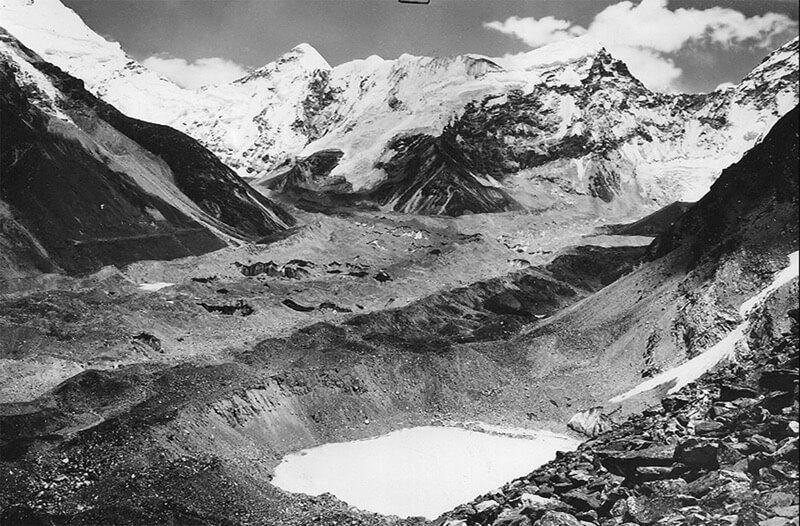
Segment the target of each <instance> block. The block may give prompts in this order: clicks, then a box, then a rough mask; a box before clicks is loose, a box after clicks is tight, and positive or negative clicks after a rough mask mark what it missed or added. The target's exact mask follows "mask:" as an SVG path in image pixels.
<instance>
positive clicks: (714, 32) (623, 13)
mask: <svg viewBox="0 0 800 526" xmlns="http://www.w3.org/2000/svg"><path fill="white" fill-rule="evenodd" d="M484 27H486V28H488V29H493V30H495V31H499V32H501V33H505V34H507V35H511V36H514V37H516V38H519V39H520V40H522V41H523V42H525V43H526V44H528V45H530V46H531V47H539V46H543V45H545V44H549V43H551V42H558V41H560V40H564V39H566V38H570V37H572V36H578V35H583V34H587V35H590V36H591V37H593V38H595V39H597V40H598V41H600V42H602V43H603V45H605V46H606V48H607V49H608V50H609V51H610V52H611V53H612V54H613V55H614V56H615V57H617V58H619V59H620V60H622V61H624V62H626V63H627V64H628V67H629V68H630V70H631V72H632V73H633V74H634V75H635V76H636V77H638V78H639V79H640V80H642V82H644V83H645V84H646V85H647V86H648V87H650V88H652V89H661V90H669V89H672V88H673V87H674V86H675V85H676V83H677V80H678V79H679V78H680V76H681V74H682V71H681V69H680V68H679V67H678V66H676V65H675V62H674V61H673V60H672V58H671V56H670V55H672V54H674V53H676V52H678V51H680V50H681V49H683V48H684V47H686V46H688V45H690V44H691V45H694V46H711V45H719V46H725V47H731V46H737V45H744V44H747V45H750V46H755V47H759V48H763V49H771V48H773V47H776V46H777V45H778V44H780V43H782V42H781V40H780V39H787V38H788V35H789V33H790V32H792V33H796V32H797V22H795V21H793V20H791V19H790V18H789V17H788V16H786V15H782V14H776V13H766V14H764V15H757V16H752V17H746V16H745V15H743V14H742V13H740V12H739V11H736V10H735V9H729V8H723V7H712V8H709V9H684V8H681V9H675V10H670V9H669V8H668V7H667V0H642V2H640V3H639V4H634V3H633V2H630V1H627V0H626V1H623V2H619V3H617V4H613V5H610V6H608V7H607V8H605V9H604V10H603V11H601V12H600V13H598V14H597V15H596V16H595V17H594V20H592V22H591V24H589V26H588V27H582V26H579V25H577V24H573V23H572V22H569V21H567V20H560V19H557V18H553V17H551V16H548V17H544V18H541V19H536V18H519V17H511V18H508V19H507V20H506V21H505V22H500V21H494V22H486V23H484Z"/></svg>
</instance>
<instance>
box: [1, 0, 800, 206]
mask: <svg viewBox="0 0 800 526" xmlns="http://www.w3.org/2000/svg"><path fill="white" fill-rule="evenodd" d="M0 21H2V22H1V23H2V24H3V26H4V27H6V29H7V30H8V31H9V32H11V33H12V34H13V35H15V36H16V37H17V38H19V39H20V40H21V41H22V42H23V43H25V44H26V45H27V46H29V47H30V48H31V49H33V50H34V51H36V52H38V53H39V54H41V55H42V56H43V57H45V59H47V60H49V61H51V62H53V63H54V64H56V65H57V66H59V67H61V68H64V69H65V70H66V71H68V72H69V73H71V74H72V75H75V76H76V77H78V78H82V79H83V80H84V81H85V82H86V83H87V86H88V88H89V89H90V90H91V91H92V92H93V93H95V94H96V95H98V96H100V97H101V98H103V99H104V100H106V101H108V102H110V103H112V104H115V105H117V106H118V107H119V108H120V109H122V110H123V111H125V112H127V113H129V114H131V115H132V116H134V117H138V118H143V119H146V120H151V121H154V122H159V123H163V124H168V125H170V126H173V127H175V128H177V129H179V130H181V131H183V132H185V133H187V134H189V135H191V136H192V137H194V138H196V139H198V140H199V141H200V142H201V143H203V144H204V145H205V146H206V147H208V148H210V149H211V150H212V151H213V152H215V153H216V154H217V155H219V156H220V158H222V159H223V160H224V161H225V162H226V163H228V164H230V165H231V166H233V167H234V168H236V169H237V171H238V172H239V173H240V174H241V175H247V176H252V177H257V178H258V179H259V182H260V183H263V185H264V186H266V187H272V188H276V189H280V190H282V191H287V190H288V191H289V193H290V194H291V195H292V196H293V197H298V196H297V195H296V194H297V193H299V194H302V195H301V196H300V197H302V198H304V199H313V200H316V201H320V202H322V203H324V204H329V201H330V200H334V201H336V200H337V199H345V200H346V201H345V202H347V203H350V204H352V203H353V202H364V203H367V204H370V205H372V206H376V205H377V206H380V207H382V208H383V209H386V210H394V211H402V212H410V213H425V214H448V215H459V214H463V213H467V212H497V211H503V210H515V209H518V208H521V207H522V208H533V209H541V208H543V207H546V206H548V205H549V204H551V203H552V202H553V201H559V200H563V194H565V193H566V194H568V195H569V194H580V195H591V196H593V197H596V198H598V199H601V200H606V201H608V200H619V201H620V202H621V204H622V206H633V207H635V206H641V205H642V204H647V205H651V204H653V203H656V204H659V205H662V206H663V205H667V204H669V203H671V202H672V201H675V200H684V201H694V200H697V199H699V198H700V197H701V196H702V195H703V194H704V193H705V192H706V191H707V189H708V187H709V186H710V184H711V183H712V182H713V180H714V179H715V178H716V177H717V176H718V175H719V173H720V172H721V170H722V169H723V168H724V167H726V166H728V165H729V164H731V163H733V162H735V161H736V160H738V159H739V158H740V157H741V155H742V154H743V153H744V152H745V151H747V150H748V149H749V148H750V147H751V146H753V145H754V144H755V143H756V142H758V140H759V139H760V138H761V137H763V135H764V134H765V133H766V132H767V130H769V128H770V127H771V126H772V124H774V123H775V121H776V120H777V119H778V118H779V117H780V116H781V115H783V114H784V113H786V112H787V111H788V110H789V109H791V108H792V107H793V106H794V105H795V104H797V101H798V89H797V80H798V68H797V53H798V47H797V45H798V44H797V40H796V39H795V40H793V41H792V42H789V43H787V44H786V45H785V46H783V47H781V48H780V49H778V50H776V51H775V52H774V53H772V54H771V55H770V56H769V57H767V58H766V59H765V61H764V62H763V63H762V64H760V65H759V66H758V67H756V68H755V69H754V70H753V71H752V72H751V73H750V74H748V75H747V76H746V77H745V78H744V79H742V81H741V82H740V83H739V84H737V85H736V86H735V87H733V88H731V89H728V90H724V91H715V92H712V93H708V94H696V95H679V94H662V93H654V92H652V91H650V90H649V89H647V88H646V87H645V86H644V85H643V84H642V83H641V82H639V81H638V80H637V79H635V78H634V77H633V76H632V75H631V74H630V72H629V71H628V69H627V67H626V66H625V64H623V63H622V62H620V61H618V60H616V59H615V58H614V57H612V56H610V55H609V54H608V53H607V52H606V51H605V50H604V49H603V47H602V45H601V44H600V43H597V42H593V41H590V40H587V39H586V38H582V39H576V40H571V41H569V42H561V43H557V44H554V45H551V46H547V47H544V48H541V49H538V50H535V51H532V52H530V53H528V54H527V55H526V56H525V57H524V59H520V60H519V61H516V64H515V65H513V66H511V65H508V64H505V62H503V60H502V59H492V58H488V57H484V56H480V55H464V56H457V57H416V56H410V55H402V56H400V57H398V58H397V59H394V60H385V59H382V58H380V57H377V56H372V57H368V58H366V59H364V60H355V61H352V62H348V63H345V64H341V65H339V66H336V67H333V68H332V67H331V66H330V65H329V64H328V63H327V62H326V61H325V59H324V58H323V57H322V56H321V55H320V54H319V53H318V52H317V51H316V50H314V49H313V48H312V47H311V46H309V45H307V44H302V45H299V46H297V47H296V48H294V49H293V50H291V51H289V52H288V53H286V54H285V55H283V56H282V57H280V58H279V59H277V60H276V61H274V62H272V63H269V64H267V65H265V66H263V67H262V68H259V69H257V70H255V71H253V72H251V73H250V74H249V75H247V76H245V77H244V78H241V79H239V80H236V81H235V82H232V83H230V84H227V85H223V86H217V87H211V88H207V89H202V90H199V91H196V92H193V91H188V90H183V89H181V88H179V87H177V86H176V85H174V84H172V83H171V82H170V81H168V80H166V79H164V78H161V77H159V76H158V75H156V74H155V73H153V72H151V71H149V70H147V69H146V68H143V67H142V66H141V65H139V64H137V63H136V62H135V61H133V60H132V59H130V57H128V56H127V55H125V53H124V51H123V50H122V49H121V48H120V47H119V45H118V44H116V43H111V42H107V41H105V40H104V39H103V38H102V37H100V36H99V35H97V34H96V33H94V32H93V31H92V30H91V29H90V28H88V27H87V26H86V25H85V24H84V23H83V21H82V20H81V19H80V17H78V16H77V15H76V14H75V13H74V12H73V11H71V10H70V9H67V8H66V7H64V6H63V5H62V4H61V3H60V2H59V1H58V0H35V1H33V2H26V1H23V0H2V2H0Z"/></svg>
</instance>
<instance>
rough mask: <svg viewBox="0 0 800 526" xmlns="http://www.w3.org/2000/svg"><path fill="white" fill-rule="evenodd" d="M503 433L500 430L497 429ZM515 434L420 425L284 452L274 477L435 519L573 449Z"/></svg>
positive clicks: (387, 510)
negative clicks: (374, 436)
mask: <svg viewBox="0 0 800 526" xmlns="http://www.w3.org/2000/svg"><path fill="white" fill-rule="evenodd" d="M494 430H496V431H502V429H501V428H494ZM525 431H526V433H525V434H524V435H522V436H521V435H519V434H517V433H515V430H508V432H509V433H511V434H515V435H516V436H515V437H511V436H505V435H497V434H489V433H482V432H478V431H469V430H466V429H462V428H457V427H434V426H423V427H414V428H409V429H401V430H399V431H394V432H392V433H389V434H388V435H383V436H380V437H376V438H371V439H368V440H357V441H353V442H341V443H334V444H325V445H322V446H319V447H315V448H312V449H308V450H304V451H301V452H299V453H296V454H292V455H288V456H287V457H285V458H284V459H283V461H282V462H281V463H280V465H278V467H277V468H276V469H275V477H274V478H273V480H272V483H273V484H274V485H275V486H278V487H279V488H282V489H284V490H287V491H291V492H295V493H306V494H308V495H319V494H321V493H325V492H328V493H332V494H333V495H335V496H336V497H338V498H339V499H341V500H343V501H345V502H347V503H348V504H350V505H352V506H356V507H358V508H361V509H363V510H367V511H373V512H377V513H382V514H386V515H397V516H400V517H411V516H423V517H426V518H429V519H434V518H436V517H438V516H439V515H441V514H442V513H444V512H445V511H448V510H451V509H452V508H454V507H456V506H458V505H459V504H463V503H465V502H469V501H471V500H472V499H474V498H475V497H477V496H479V495H481V494H483V493H486V492H488V491H491V490H494V489H496V488H499V487H500V486H502V485H503V484H504V483H506V482H509V481H511V480H512V479H514V478H516V477H520V476H524V475H527V474H528V473H530V472H531V471H533V470H534V469H535V468H537V467H538V466H540V465H542V464H544V463H546V462H548V461H550V460H552V459H553V458H555V454H556V451H571V450H574V449H575V448H576V447H577V446H578V444H579V443H580V442H579V441H577V440H575V439H572V438H570V437H568V436H566V435H559V434H556V433H551V432H531V431H530V430H525Z"/></svg>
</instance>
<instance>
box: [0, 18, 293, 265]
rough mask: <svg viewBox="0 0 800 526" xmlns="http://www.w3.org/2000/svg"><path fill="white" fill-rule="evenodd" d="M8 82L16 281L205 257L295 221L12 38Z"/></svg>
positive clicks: (194, 147)
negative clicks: (46, 273)
mask: <svg viewBox="0 0 800 526" xmlns="http://www.w3.org/2000/svg"><path fill="white" fill-rule="evenodd" d="M0 82H2V87H3V92H2V93H3V94H2V97H0V99H1V102H2V120H3V136H4V137H3V152H2V174H3V176H2V177H3V181H2V187H1V188H0V192H1V193H0V197H2V201H3V202H4V208H3V210H4V222H5V223H6V224H7V225H9V226H8V228H5V229H4V235H3V239H4V243H5V244H7V245H8V246H13V247H17V248H14V249H13V250H12V251H11V253H12V254H16V255H12V256H8V257H7V258H6V262H7V267H8V268H7V269H5V270H4V274H5V275H6V276H10V275H13V274H14V273H15V272H24V271H25V270H26V269H27V270H33V269H38V270H55V269H57V268H61V269H63V270H65V271H67V272H86V271H90V270H92V269H96V268H98V267H99V266H101V265H105V264H124V263H128V262H131V261H136V260H139V259H171V258H175V257H181V256H187V255H192V254H200V253H204V252H208V251H210V250H214V249H218V248H221V247H223V246H225V245H226V244H227V243H229V242H231V243H235V242H238V241H241V240H248V239H249V240H258V239H260V238H262V237H265V236H268V235H271V234H273V233H275V232H279V231H282V230H284V229H285V228H286V226H287V225H288V224H291V222H292V219H291V217H290V216H289V215H288V214H286V213H285V212H284V211H282V210H281V209H280V208H278V207H277V206H275V205H274V204H273V203H271V202H270V201H268V200H267V199H266V198H264V197H263V196H261V195H260V194H258V193H257V192H255V191H254V190H252V189H251V188H250V187H248V186H247V185H246V184H245V183H244V182H243V181H242V180H241V179H239V178H238V177H237V176H236V175H235V173H234V172H233V171H231V170H230V169H229V168H227V167H226V166H225V165H223V164H222V163H221V162H220V161H219V160H218V159H217V158H216V157H215V156H214V155H213V154H212V153H211V152H209V151H208V150H207V149H205V148H204V147H203V146H201V145H200V144H199V143H197V142H196V141H194V140H193V139H191V138H189V137H188V136H186V135H184V134H182V133H181V132H178V131H176V130H172V129H170V128H167V127H165V126H160V125H154V124H150V123H146V122H143V121H137V120H135V119H131V118H129V117H126V116H124V115H123V114H121V113H120V112H118V111H117V110H116V109H114V108H113V107H112V106H110V105H108V104H106V103H104V102H102V101H100V100H99V99H97V98H96V97H95V96H93V95H91V94H89V93H88V92H86V91H85V90H84V89H83V83H82V82H81V81H80V80H78V79H75V78H73V77H71V76H69V75H67V74H66V73H64V72H63V71H61V70H60V69H58V68H57V67H55V66H53V65H51V64H49V63H47V62H44V61H43V60H42V59H41V58H40V57H39V56H37V55H36V54H35V53H33V52H31V51H30V50H28V49H27V48H25V47H24V46H22V45H21V44H19V42H18V41H16V40H15V39H14V38H13V37H11V36H9V35H8V34H6V33H3V34H1V35H0ZM24 254H27V255H24ZM6 271H7V272H6Z"/></svg>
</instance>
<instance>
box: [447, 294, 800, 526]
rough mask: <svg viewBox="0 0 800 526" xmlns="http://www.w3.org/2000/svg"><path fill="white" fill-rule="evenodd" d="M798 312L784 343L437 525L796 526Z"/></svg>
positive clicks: (744, 359)
mask: <svg viewBox="0 0 800 526" xmlns="http://www.w3.org/2000/svg"><path fill="white" fill-rule="evenodd" d="M789 316H790V317H791V318H792V320H793V323H792V328H791V330H790V331H789V332H787V333H784V334H783V336H782V338H781V339H779V340H778V341H777V343H771V344H769V345H762V346H757V345H754V346H753V349H754V350H752V351H751V352H750V354H747V355H745V356H743V357H741V358H740V361H739V363H735V364H731V365H728V366H725V367H724V368H721V369H720V370H718V371H716V372H712V373H709V374H707V375H705V376H704V377H702V378H701V379H700V380H699V381H698V382H696V383H693V384H689V385H688V386H687V387H685V388H684V389H682V390H680V391H678V392H677V393H675V394H672V395H668V396H666V397H664V398H663V399H662V401H661V407H655V408H651V409H648V410H646V411H644V412H643V413H641V414H639V415H636V416H633V417H631V418H630V419H628V420H627V421H626V422H624V423H622V424H621V425H618V426H615V427H614V429H612V430H611V431H609V432H607V433H604V434H602V435H600V436H598V437H596V438H593V439H590V440H588V441H587V442H585V443H584V444H582V445H581V446H580V447H579V448H578V449H577V451H575V452H570V453H566V454H559V456H558V457H557V458H556V460H554V461H553V462H550V463H548V464H546V465H545V466H543V467H541V468H539V469H537V470H536V471H534V472H532V473H530V474H529V475H527V476H525V477H521V478H519V479H516V480H514V481H512V482H510V483H508V484H506V485H505V486H503V487H502V488H500V489H498V490H496V491H494V492H492V493H489V494H486V495H483V496H481V497H479V498H477V499H475V500H474V501H473V502H471V503H469V504H466V505H463V506H460V507H459V508H457V509H456V510H454V511H453V512H451V513H449V514H446V515H444V516H442V517H441V518H440V519H438V520H437V521H436V522H435V524H437V526H478V525H480V526H488V525H492V526H530V525H534V526H581V525H586V526H589V525H597V524H599V525H601V526H624V525H627V526H632V525H636V524H639V525H659V526H672V525H719V526H723V525H736V526H745V525H754V526H790V525H797V524H798V523H799V519H798V515H799V514H800V507H798V502H800V500H799V498H798V494H797V490H798V430H799V428H798V398H797V397H798V331H797V318H798V311H797V309H796V308H795V309H793V310H791V311H790V312H789ZM752 343H753V342H752V341H751V344H752Z"/></svg>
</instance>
